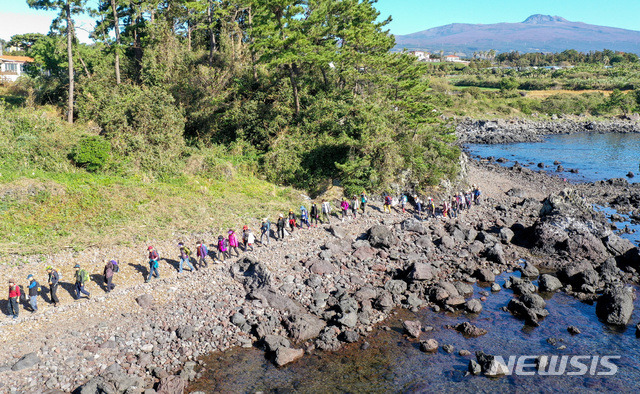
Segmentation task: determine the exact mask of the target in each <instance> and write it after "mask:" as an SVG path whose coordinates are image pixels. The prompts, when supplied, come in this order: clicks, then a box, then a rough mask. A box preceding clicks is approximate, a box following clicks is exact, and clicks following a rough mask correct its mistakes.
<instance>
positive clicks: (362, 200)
mask: <svg viewBox="0 0 640 394" xmlns="http://www.w3.org/2000/svg"><path fill="white" fill-rule="evenodd" d="M360 202H361V203H363V204H365V203H366V202H367V198H366V197H365V196H362V197H360Z"/></svg>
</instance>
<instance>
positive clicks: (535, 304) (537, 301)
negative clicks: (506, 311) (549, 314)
mask: <svg viewBox="0 0 640 394" xmlns="http://www.w3.org/2000/svg"><path fill="white" fill-rule="evenodd" d="M520 301H522V302H523V303H524V304H525V305H526V306H527V307H528V308H530V309H544V308H545V307H546V305H547V304H546V303H545V302H544V299H543V298H542V297H540V296H539V295H537V294H535V293H527V294H523V295H522V296H521V297H520Z"/></svg>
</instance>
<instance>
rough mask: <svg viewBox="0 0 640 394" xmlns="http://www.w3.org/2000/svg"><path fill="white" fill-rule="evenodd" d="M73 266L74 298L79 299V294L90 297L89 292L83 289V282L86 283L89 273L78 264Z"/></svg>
mask: <svg viewBox="0 0 640 394" xmlns="http://www.w3.org/2000/svg"><path fill="white" fill-rule="evenodd" d="M73 268H75V270H76V274H75V278H76V289H75V290H76V300H79V299H80V297H81V296H80V294H84V295H86V296H87V298H88V299H91V293H89V292H88V291H87V290H85V289H84V286H85V284H87V282H88V281H89V279H90V277H89V274H88V273H87V271H85V270H83V269H81V268H80V264H76V265H74V266H73Z"/></svg>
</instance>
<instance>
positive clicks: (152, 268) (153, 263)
mask: <svg viewBox="0 0 640 394" xmlns="http://www.w3.org/2000/svg"><path fill="white" fill-rule="evenodd" d="M148 249H149V276H148V277H147V280H146V281H145V282H149V281H150V280H151V277H153V276H155V277H156V278H160V273H159V272H158V266H159V264H158V260H160V256H159V255H158V252H157V251H156V250H155V249H154V248H153V246H149V248H148Z"/></svg>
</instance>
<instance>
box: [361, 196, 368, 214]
mask: <svg viewBox="0 0 640 394" xmlns="http://www.w3.org/2000/svg"><path fill="white" fill-rule="evenodd" d="M367 202H369V199H368V198H367V194H366V193H365V192H364V191H363V192H362V194H360V208H362V214H363V215H364V214H365V213H366V212H365V211H366V209H367Z"/></svg>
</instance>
